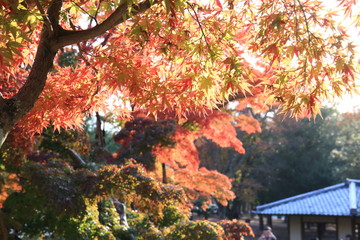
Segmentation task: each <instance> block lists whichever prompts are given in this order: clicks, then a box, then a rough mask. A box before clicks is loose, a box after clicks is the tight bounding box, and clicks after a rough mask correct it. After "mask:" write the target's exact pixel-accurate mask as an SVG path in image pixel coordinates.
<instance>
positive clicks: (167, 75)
mask: <svg viewBox="0 0 360 240" xmlns="http://www.w3.org/2000/svg"><path fill="white" fill-rule="evenodd" d="M355 2H356V1H343V2H342V6H343V7H344V8H345V11H346V12H347V13H349V12H350V10H351V9H352V8H351V6H352V5H353V4H354V3H355ZM316 3H317V4H313V2H311V1H281V2H278V1H272V2H266V1H220V0H216V1H214V2H203V1H195V0H194V1H184V0H177V1H172V0H166V1H150V0H148V1H124V2H113V1H96V0H94V1H80V0H79V1H76V0H74V1H66V2H64V1H61V0H53V1H45V0H26V1H7V0H2V1H0V6H1V7H0V11H1V25H0V27H1V48H0V49H1V52H0V56H1V58H0V67H1V69H0V70H1V95H2V96H1V97H0V109H1V111H0V114H1V115H0V122H1V124H0V127H1V131H0V133H1V134H0V137H1V144H2V143H3V141H4V140H5V138H6V136H7V135H8V133H9V132H10V131H11V129H13V128H14V126H15V125H17V126H18V127H19V128H22V129H24V131H25V132H26V133H30V134H34V133H38V132H41V131H42V129H43V128H44V127H46V126H48V125H49V124H52V125H53V126H54V127H55V128H56V129H60V128H61V127H65V128H69V127H70V128H71V127H79V126H80V125H81V123H82V121H83V116H84V113H85V112H88V111H92V110H96V109H103V110H106V109H108V107H109V105H110V103H109V102H111V101H104V99H106V98H109V96H112V98H111V99H116V97H118V98H119V99H121V101H120V102H119V101H114V102H112V103H111V105H112V106H115V109H116V114H117V115H118V116H120V117H126V116H128V108H127V107H126V106H129V104H130V105H131V106H133V107H134V108H137V109H138V108H141V109H146V110H147V111H148V112H149V113H153V114H157V113H159V112H164V111H167V112H168V114H173V115H175V116H177V117H179V118H181V117H184V116H186V115H187V114H189V113H190V112H197V113H199V114H205V115H206V114H207V113H208V112H209V111H210V110H212V109H213V108H214V107H216V106H220V105H221V104H222V103H224V101H229V100H232V99H236V98H239V97H244V96H245V95H249V96H250V95H254V96H255V95H257V94H258V93H265V94H264V95H263V96H264V97H265V98H264V99H265V100H267V101H268V103H270V104H271V103H274V102H278V103H280V104H281V105H282V107H283V109H284V110H285V111H286V112H291V111H292V113H293V114H295V115H301V114H302V113H305V111H308V112H307V113H317V112H318V105H319V103H320V102H321V101H322V100H323V98H324V97H329V96H330V95H332V94H335V95H339V96H340V95H341V94H342V93H344V92H345V91H352V90H353V89H354V88H355V85H354V78H355V75H356V65H355V63H356V62H355V63H354V61H355V60H354V46H353V45H352V44H351V43H350V42H348V40H347V34H346V29H345V28H343V27H341V26H338V25H337V23H336V21H335V20H334V16H335V12H333V11H330V10H329V11H326V10H325V9H324V7H323V6H322V5H321V3H320V2H316ZM70 45H72V46H71V47H69V46H70ZM74 50H76V51H77V55H76V57H77V58H78V63H77V65H76V66H75V67H70V66H68V67H65V68H60V67H59V66H57V65H54V59H55V58H57V56H58V52H63V53H64V52H66V53H69V52H73V51H74ZM69 55H71V54H69ZM74 68H75V70H74ZM128 103H129V104H128Z"/></svg>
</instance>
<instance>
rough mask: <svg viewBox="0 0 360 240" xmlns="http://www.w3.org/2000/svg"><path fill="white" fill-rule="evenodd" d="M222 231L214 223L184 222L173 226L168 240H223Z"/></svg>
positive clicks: (204, 221)
mask: <svg viewBox="0 0 360 240" xmlns="http://www.w3.org/2000/svg"><path fill="white" fill-rule="evenodd" d="M223 235H224V231H223V229H222V228H221V226H219V225H218V224H216V223H213V222H209V221H206V220H203V221H194V222H186V223H182V224H178V225H175V229H174V230H173V231H171V232H170V233H169V234H168V235H167V238H166V239H168V240H203V239H206V240H223Z"/></svg>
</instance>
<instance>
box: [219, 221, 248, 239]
mask: <svg viewBox="0 0 360 240" xmlns="http://www.w3.org/2000/svg"><path fill="white" fill-rule="evenodd" d="M217 223H218V224H219V225H220V226H221V227H222V228H223V229H224V232H225V240H239V239H244V236H252V237H255V235H254V232H253V231H252V229H251V227H250V226H249V225H248V224H247V223H246V222H243V221H240V220H237V219H233V220H221V221H219V222H217Z"/></svg>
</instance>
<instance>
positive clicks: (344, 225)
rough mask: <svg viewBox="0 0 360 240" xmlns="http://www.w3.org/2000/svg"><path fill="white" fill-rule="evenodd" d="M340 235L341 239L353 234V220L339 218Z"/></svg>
mask: <svg viewBox="0 0 360 240" xmlns="http://www.w3.org/2000/svg"><path fill="white" fill-rule="evenodd" d="M338 231H339V232H338V233H339V238H345V235H346V234H351V218H349V217H339V218H338Z"/></svg>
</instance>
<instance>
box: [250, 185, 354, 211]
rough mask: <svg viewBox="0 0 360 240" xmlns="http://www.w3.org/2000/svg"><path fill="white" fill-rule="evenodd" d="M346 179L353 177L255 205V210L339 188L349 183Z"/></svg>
mask: <svg viewBox="0 0 360 240" xmlns="http://www.w3.org/2000/svg"><path fill="white" fill-rule="evenodd" d="M348 180H349V182H352V181H353V179H346V182H343V183H338V184H335V185H332V186H329V187H325V188H321V189H317V190H314V191H310V192H306V193H302V194H299V195H296V196H293V197H288V198H285V199H281V200H278V201H275V202H272V203H267V204H264V205H260V206H257V207H256V210H257V211H259V210H261V209H263V208H267V207H272V206H275V205H279V204H283V203H288V202H291V201H294V200H299V199H302V198H305V197H309V196H312V195H315V194H319V193H323V192H327V191H330V190H333V189H335V188H340V187H343V186H346V185H348V184H349V182H348ZM355 181H356V183H360V180H355Z"/></svg>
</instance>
